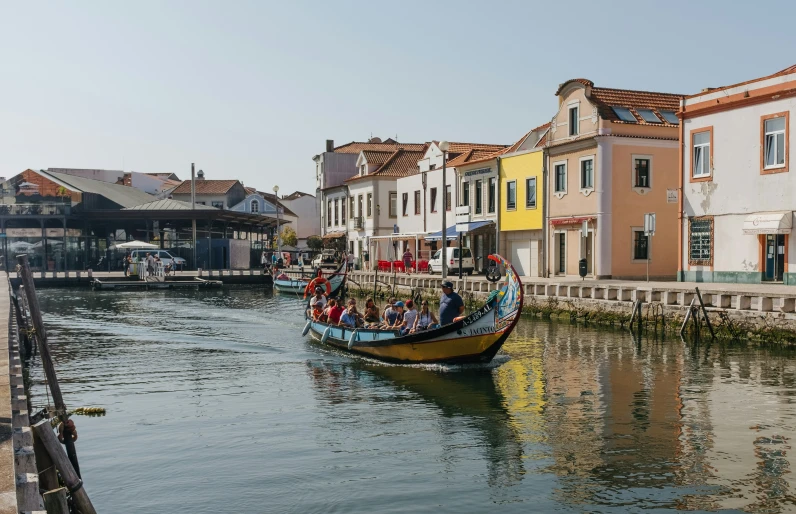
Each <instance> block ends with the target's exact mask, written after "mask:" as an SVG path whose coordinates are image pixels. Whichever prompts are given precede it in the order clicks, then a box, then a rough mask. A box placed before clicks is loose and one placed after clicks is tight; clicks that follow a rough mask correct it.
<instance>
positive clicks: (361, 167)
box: [359, 164, 367, 175]
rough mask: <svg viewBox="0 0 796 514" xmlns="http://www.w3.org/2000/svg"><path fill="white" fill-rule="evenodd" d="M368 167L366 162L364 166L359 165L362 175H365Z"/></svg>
mask: <svg viewBox="0 0 796 514" xmlns="http://www.w3.org/2000/svg"><path fill="white" fill-rule="evenodd" d="M366 167H367V166H366V165H365V164H363V165H362V166H360V167H359V174H360V175H364V174H365V169H366Z"/></svg>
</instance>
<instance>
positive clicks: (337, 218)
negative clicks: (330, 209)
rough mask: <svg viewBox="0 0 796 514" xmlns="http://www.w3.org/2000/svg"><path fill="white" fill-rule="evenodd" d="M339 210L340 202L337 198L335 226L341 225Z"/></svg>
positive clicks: (335, 202) (335, 200)
mask: <svg viewBox="0 0 796 514" xmlns="http://www.w3.org/2000/svg"><path fill="white" fill-rule="evenodd" d="M339 210H340V200H339V199H337V198H335V199H334V224H335V226H337V225H339V224H340V218H339V216H338V215H339V214H340V213H339Z"/></svg>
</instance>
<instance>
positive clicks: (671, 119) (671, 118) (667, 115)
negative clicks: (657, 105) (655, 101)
mask: <svg viewBox="0 0 796 514" xmlns="http://www.w3.org/2000/svg"><path fill="white" fill-rule="evenodd" d="M661 116H663V119H664V120H666V123H671V124H672V125H679V124H680V120H679V119H678V118H677V115H676V114H675V113H674V112H673V111H661Z"/></svg>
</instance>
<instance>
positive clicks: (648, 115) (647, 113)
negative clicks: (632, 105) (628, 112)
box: [636, 109, 661, 123]
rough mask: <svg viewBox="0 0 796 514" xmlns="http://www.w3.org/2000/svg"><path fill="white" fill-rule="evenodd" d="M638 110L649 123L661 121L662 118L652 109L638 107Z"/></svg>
mask: <svg viewBox="0 0 796 514" xmlns="http://www.w3.org/2000/svg"><path fill="white" fill-rule="evenodd" d="M636 112H637V113H638V114H639V116H641V118H642V119H643V120H644V121H646V122H647V123H660V122H661V120H660V119H658V117H657V116H655V113H654V112H652V109H636Z"/></svg>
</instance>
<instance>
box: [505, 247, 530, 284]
mask: <svg viewBox="0 0 796 514" xmlns="http://www.w3.org/2000/svg"><path fill="white" fill-rule="evenodd" d="M509 262H511V264H512V265H513V266H514V269H515V270H516V271H517V273H519V274H520V276H522V277H528V276H531V242H530V241H511V252H510V254H509Z"/></svg>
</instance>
